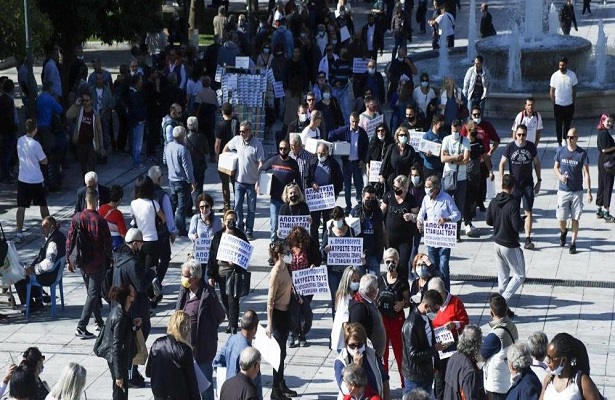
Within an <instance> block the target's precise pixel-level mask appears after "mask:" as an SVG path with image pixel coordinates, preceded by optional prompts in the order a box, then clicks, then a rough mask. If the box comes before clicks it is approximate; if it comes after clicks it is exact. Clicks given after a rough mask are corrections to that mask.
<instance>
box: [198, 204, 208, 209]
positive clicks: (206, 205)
mask: <svg viewBox="0 0 615 400" xmlns="http://www.w3.org/2000/svg"><path fill="white" fill-rule="evenodd" d="M199 208H204V209H206V210H207V209H208V208H211V206H210V205H209V204H205V205H204V206H199Z"/></svg>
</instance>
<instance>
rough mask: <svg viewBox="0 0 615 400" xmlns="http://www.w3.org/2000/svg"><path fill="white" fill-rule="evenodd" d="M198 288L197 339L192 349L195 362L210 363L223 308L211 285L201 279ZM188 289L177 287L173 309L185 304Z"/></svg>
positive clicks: (180, 307) (182, 306)
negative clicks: (199, 297)
mask: <svg viewBox="0 0 615 400" xmlns="http://www.w3.org/2000/svg"><path fill="white" fill-rule="evenodd" d="M199 290H202V293H201V300H200V302H199V314H198V319H197V341H196V343H193V344H192V345H193V348H192V351H193V352H194V359H195V360H196V362H197V363H199V364H201V363H205V362H207V363H211V362H212V361H213V359H214V357H215V356H216V350H217V348H218V327H219V326H220V324H221V323H222V321H224V317H225V316H226V314H225V311H224V308H223V307H222V305H221V304H220V301H219V300H218V296H216V292H215V290H214V288H213V287H211V286H210V285H209V284H207V283H206V282H205V281H204V280H203V279H201V283H200V287H199ZM189 295H190V291H189V290H186V288H184V287H183V286H181V287H180V289H179V296H178V297H177V304H176V305H175V310H182V309H183V308H184V306H185V305H186V301H187V300H188V296H189Z"/></svg>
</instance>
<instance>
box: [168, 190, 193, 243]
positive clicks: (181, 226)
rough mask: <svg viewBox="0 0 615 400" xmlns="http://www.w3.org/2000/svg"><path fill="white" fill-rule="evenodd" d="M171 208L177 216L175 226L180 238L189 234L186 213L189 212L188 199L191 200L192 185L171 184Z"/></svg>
mask: <svg viewBox="0 0 615 400" xmlns="http://www.w3.org/2000/svg"><path fill="white" fill-rule="evenodd" d="M170 184H171V207H173V213H174V214H175V226H176V227H177V230H178V231H179V234H180V236H181V235H185V234H186V232H188V229H186V213H187V212H188V199H189V198H190V184H189V183H188V182H184V181H182V182H170Z"/></svg>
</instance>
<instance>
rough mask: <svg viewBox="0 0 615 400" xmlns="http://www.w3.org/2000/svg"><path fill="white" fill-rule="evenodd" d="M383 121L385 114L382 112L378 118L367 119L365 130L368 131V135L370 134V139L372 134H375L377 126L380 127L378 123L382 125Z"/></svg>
mask: <svg viewBox="0 0 615 400" xmlns="http://www.w3.org/2000/svg"><path fill="white" fill-rule="evenodd" d="M383 121H384V114H380V115H379V116H377V117H376V118H374V119H370V120H369V121H367V123H366V124H365V131H366V132H367V136H369V138H370V139H371V138H372V136H374V133H376V128H377V127H378V125H380V124H381V123H382V122H383Z"/></svg>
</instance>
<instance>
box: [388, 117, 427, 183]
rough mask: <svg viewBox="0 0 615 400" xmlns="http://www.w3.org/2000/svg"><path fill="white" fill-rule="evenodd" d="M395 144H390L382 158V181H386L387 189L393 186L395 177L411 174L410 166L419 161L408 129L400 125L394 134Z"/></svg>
mask: <svg viewBox="0 0 615 400" xmlns="http://www.w3.org/2000/svg"><path fill="white" fill-rule="evenodd" d="M393 139H395V144H394V145H390V146H389V147H388V149H387V151H386V153H385V154H384V158H383V159H382V166H381V167H380V182H383V183H384V182H386V184H387V189H388V190H390V189H391V187H392V186H393V179H395V177H397V176H399V175H406V176H408V175H410V167H412V165H414V164H415V163H416V162H417V161H418V155H417V153H416V152H415V151H414V148H413V147H412V146H411V145H410V133H409V132H408V129H406V128H404V127H403V126H400V127H399V128H397V129H396V130H395V134H394V135H393Z"/></svg>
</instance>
